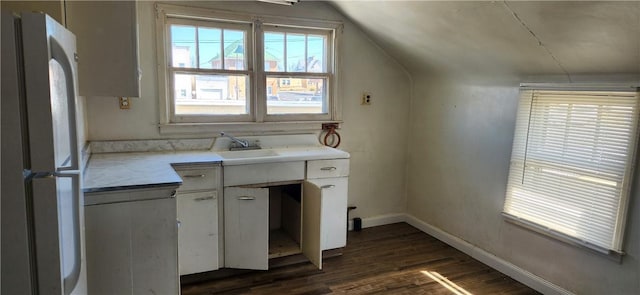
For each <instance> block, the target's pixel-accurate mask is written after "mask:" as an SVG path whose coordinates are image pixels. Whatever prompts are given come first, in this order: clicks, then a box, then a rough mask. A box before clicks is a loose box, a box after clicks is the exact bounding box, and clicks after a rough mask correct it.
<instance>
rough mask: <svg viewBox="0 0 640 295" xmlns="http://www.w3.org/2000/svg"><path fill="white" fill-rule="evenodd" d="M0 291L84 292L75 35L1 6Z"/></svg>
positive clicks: (33, 15)
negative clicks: (0, 166) (0, 224)
mask: <svg viewBox="0 0 640 295" xmlns="http://www.w3.org/2000/svg"><path fill="white" fill-rule="evenodd" d="M1 29H2V59H1V63H2V76H1V77H2V84H1V90H2V105H1V111H2V112H1V117H0V119H1V121H2V130H1V131H2V133H1V137H2V138H1V139H2V141H1V142H0V143H1V145H2V159H1V160H2V162H1V163H2V171H1V173H2V174H0V175H1V178H2V186H1V190H2V198H1V206H0V208H1V215H0V217H1V220H2V228H1V230H2V235H1V243H2V248H1V254H2V256H1V263H2V268H1V276H2V277H1V278H2V279H1V284H0V288H1V293H2V294H65V295H66V294H86V271H85V270H86V267H85V263H84V215H83V194H82V190H81V186H82V161H81V157H80V152H79V149H80V144H82V143H79V142H78V122H80V121H79V120H78V119H79V118H81V116H80V114H77V113H76V110H77V107H78V105H77V104H78V101H77V97H76V93H77V91H76V89H77V86H76V84H77V83H76V81H77V76H76V75H77V70H76V68H77V65H76V56H77V55H76V53H75V52H76V51H75V36H74V35H73V34H72V33H71V32H69V31H68V30H66V29H65V28H64V27H63V26H62V25H60V24H58V23H56V22H55V21H54V20H53V19H52V18H51V17H49V16H47V15H44V14H40V13H22V14H21V15H15V14H10V13H8V12H7V11H3V12H2V27H1Z"/></svg>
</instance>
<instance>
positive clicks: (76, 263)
mask: <svg viewBox="0 0 640 295" xmlns="http://www.w3.org/2000/svg"><path fill="white" fill-rule="evenodd" d="M54 176H55V177H69V178H71V181H72V183H73V190H72V193H73V195H72V198H73V202H72V212H73V233H74V236H75V237H76V238H75V239H74V242H73V256H74V259H73V267H72V268H71V272H70V273H69V275H68V276H66V277H65V278H64V290H66V291H67V292H71V290H73V289H74V287H75V286H76V284H77V283H78V279H79V278H80V267H81V264H82V246H81V244H80V243H81V239H82V235H81V233H80V230H81V229H80V198H81V196H82V195H81V190H80V174H77V173H69V174H64V173H55V174H54Z"/></svg>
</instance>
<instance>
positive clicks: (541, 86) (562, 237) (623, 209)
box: [502, 83, 640, 262]
mask: <svg viewBox="0 0 640 295" xmlns="http://www.w3.org/2000/svg"><path fill="white" fill-rule="evenodd" d="M520 86H521V91H523V90H561V91H567V92H570V91H611V92H619V91H623V92H635V93H637V92H638V91H639V90H640V87H639V85H637V84H636V83H630V84H617V83H609V84H599V85H593V84H589V83H587V84H584V83H577V84H555V83H523V84H521V85H520ZM637 95H638V94H636V97H637ZM519 110H520V106H519ZM638 112H639V111H638V110H637V109H636V113H635V117H634V119H633V120H634V122H633V124H632V125H635V134H632V135H631V138H630V140H631V150H630V151H629V154H627V162H626V163H627V164H626V165H627V167H626V172H625V174H624V179H623V180H622V185H623V189H622V191H623V196H622V198H621V200H620V202H619V205H618V206H619V207H618V213H617V214H618V215H617V220H616V221H617V222H616V223H617V226H616V227H615V230H614V233H613V234H614V237H617V238H616V240H615V241H614V243H613V246H612V249H604V248H601V247H599V246H595V245H592V244H590V243H588V242H585V241H582V240H580V239H577V238H575V237H572V236H570V235H566V234H563V233H560V232H557V231H555V230H552V229H549V228H546V227H545V226H541V225H538V224H537V223H534V222H531V221H528V220H525V219H522V218H520V217H518V216H515V215H512V214H509V213H507V208H506V203H505V211H504V212H503V213H502V214H503V216H504V217H505V220H506V221H509V222H512V223H514V224H516V225H519V226H523V227H524V228H527V229H530V230H532V231H535V232H538V233H540V234H543V235H546V236H549V237H552V238H554V239H557V240H559V241H562V242H565V243H569V244H572V245H574V246H578V247H581V248H586V249H590V250H593V251H594V252H595V253H600V254H605V255H607V256H608V257H609V258H612V259H613V260H616V261H618V262H620V261H621V259H622V256H623V255H624V252H623V250H622V245H623V241H624V232H625V226H626V221H627V220H626V219H627V213H628V212H627V211H628V210H627V209H628V208H627V207H628V202H629V200H630V198H631V197H632V196H631V195H630V193H631V192H630V188H631V183H632V182H633V178H632V177H633V174H634V170H635V168H636V167H635V166H636V164H637V159H636V153H637V150H638V148H639V147H638V142H637V141H638V138H637V137H638V134H639V132H640V126H638V125H639V123H640V118H638ZM519 119H520V118H519ZM527 121H528V120H527ZM516 132H517V130H516ZM515 145H516V142H515V141H514V152H515V149H516V148H515ZM512 157H513V155H512ZM512 161H513V159H512ZM512 169H513V167H512V168H511V169H510V176H509V178H510V179H509V181H510V182H511V181H512V179H511V170H512ZM509 185H511V184H509Z"/></svg>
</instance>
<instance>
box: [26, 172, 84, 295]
mask: <svg viewBox="0 0 640 295" xmlns="http://www.w3.org/2000/svg"><path fill="white" fill-rule="evenodd" d="M31 187H32V191H33V194H32V197H31V198H32V199H33V213H34V214H33V216H34V234H35V256H36V269H37V278H38V292H39V293H40V294H65V295H66V294H71V292H72V291H74V289H75V288H76V285H77V283H78V279H79V278H80V272H81V267H82V264H83V263H82V260H83V258H82V256H83V255H82V252H83V251H82V239H83V233H82V226H81V222H80V221H81V220H83V214H82V213H83V209H84V208H83V204H82V193H81V190H80V174H77V173H76V174H73V173H70V174H61V175H58V176H55V177H43V178H34V179H33V181H32V184H31Z"/></svg>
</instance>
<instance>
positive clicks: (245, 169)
mask: <svg viewBox="0 0 640 295" xmlns="http://www.w3.org/2000/svg"><path fill="white" fill-rule="evenodd" d="M303 179H304V162H282V163H265V164H252V165H238V166H226V167H224V186H225V187H227V186H237V185H245V184H263V183H273V182H280V181H291V180H303Z"/></svg>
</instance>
